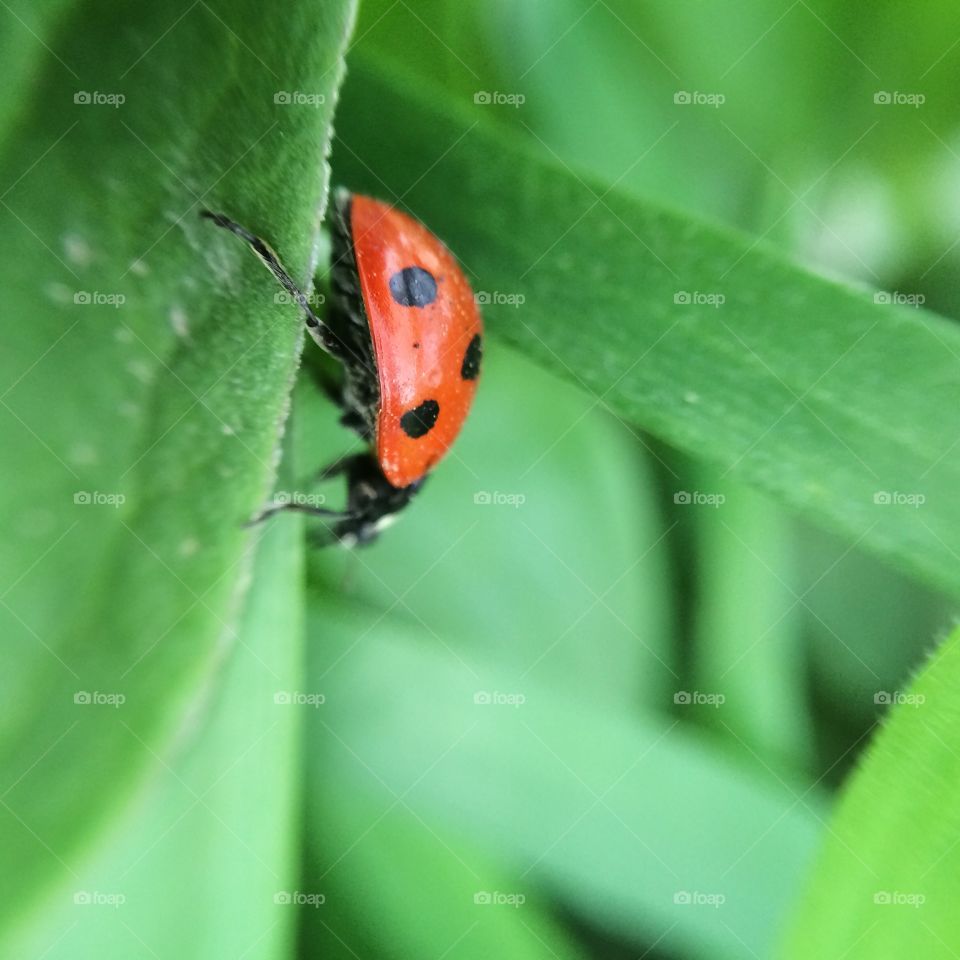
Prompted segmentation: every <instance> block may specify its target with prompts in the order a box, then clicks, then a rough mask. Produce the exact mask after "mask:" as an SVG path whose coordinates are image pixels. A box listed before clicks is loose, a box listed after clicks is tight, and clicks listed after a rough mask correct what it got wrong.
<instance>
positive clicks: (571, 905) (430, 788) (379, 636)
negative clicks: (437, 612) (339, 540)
mask: <svg viewBox="0 0 960 960" xmlns="http://www.w3.org/2000/svg"><path fill="white" fill-rule="evenodd" d="M452 640H453V638H451V637H444V636H441V635H437V636H434V637H432V638H431V639H429V640H428V641H425V639H424V638H423V636H422V634H421V633H420V631H419V630H412V629H409V628H407V627H406V626H405V625H404V624H403V623H402V622H401V621H400V619H399V618H398V617H396V616H390V615H389V614H387V613H384V612H382V611H378V610H376V609H365V610H363V611H362V612H358V611H354V610H351V609H350V608H348V607H347V606H346V605H345V603H344V602H343V600H342V599H341V600H339V601H338V600H337V599H336V598H334V597H330V596H327V597H324V598H323V600H322V602H317V603H315V604H313V605H312V608H311V609H310V611H309V619H308V650H309V652H310V657H311V664H312V665H311V669H310V677H311V680H310V683H311V686H310V689H311V690H312V691H316V692H320V693H323V694H324V696H325V698H326V700H325V703H324V705H323V706H322V707H321V708H319V709H318V710H317V711H316V712H315V714H312V715H311V717H310V727H309V732H308V735H307V740H308V743H309V744H310V747H309V751H310V765H309V768H308V769H309V773H308V778H309V779H308V783H309V792H310V795H311V802H312V803H313V804H314V805H315V806H314V809H315V810H316V811H317V813H316V818H317V819H318V820H320V821H322V820H323V818H324V816H325V811H329V810H331V809H333V810H336V809H337V807H338V806H339V804H341V803H342V802H343V798H344V797H349V798H351V801H352V802H353V803H356V804H362V805H363V806H364V807H369V808H370V809H371V810H372V811H373V812H372V814H371V818H368V819H367V825H369V824H370V823H371V822H372V821H376V818H378V817H379V818H380V819H381V820H388V819H390V818H391V817H393V819H394V820H397V819H400V820H405V819H406V818H407V817H408V816H409V815H412V816H413V817H414V818H415V819H416V820H417V821H418V822H419V824H420V826H421V828H422V836H423V838H424V840H423V842H424V843H428V844H430V845H431V846H432V844H433V842H434V840H435V834H436V833H439V834H440V835H441V836H447V835H449V833H451V832H453V833H454V834H455V835H458V836H461V837H463V838H464V839H465V840H467V841H469V842H470V844H471V845H472V847H473V848H474V849H479V850H482V851H483V853H484V858H485V860H484V863H486V862H489V860H490V859H491V858H496V860H497V861H499V862H501V863H503V864H506V865H508V866H509V868H510V871H511V873H512V880H511V886H510V887H508V888H507V890H509V891H512V892H520V893H523V892H530V891H536V890H538V889H541V888H543V887H548V888H550V889H552V890H553V891H555V893H556V895H557V896H558V897H559V898H560V900H561V902H562V903H564V904H565V905H566V907H567V908H568V909H572V910H574V911H575V912H577V913H579V914H581V915H585V916H586V917H588V918H589V920H590V921H591V923H592V924H594V926H595V927H597V928H599V929H604V930H607V931H609V932H611V933H613V934H616V935H618V936H620V937H622V938H624V939H627V940H629V941H630V942H633V943H637V944H643V943H646V944H648V945H650V944H653V943H654V942H657V944H658V947H659V948H660V949H661V950H665V951H667V952H668V953H671V954H673V953H676V954H677V955H690V954H692V955H697V956H714V957H731V958H733V957H742V956H743V955H744V951H747V953H748V955H749V953H750V952H751V951H752V952H753V953H755V954H756V955H758V956H765V955H769V949H770V946H771V944H772V942H773V939H774V936H775V934H776V932H777V929H778V925H779V923H780V921H781V920H782V917H783V914H784V911H785V910H786V908H787V906H788V904H789V903H790V902H791V899H792V897H793V896H794V895H795V892H796V891H795V887H796V884H797V882H798V879H799V877H800V876H801V875H802V873H803V871H804V869H805V868H806V866H807V862H808V860H809V859H810V857H811V856H812V853H813V849H814V844H815V842H816V839H817V837H818V835H819V831H818V823H817V819H818V817H819V815H820V814H819V810H820V806H821V800H820V798H819V797H818V795H817V794H816V793H815V792H808V793H802V792H801V790H799V789H797V790H795V789H793V788H792V787H790V786H789V785H787V784H785V783H784V782H782V781H780V780H779V779H778V778H777V777H776V775H774V774H773V773H772V772H770V771H769V770H760V771H757V770H751V769H749V768H747V767H745V766H743V765H740V764H737V763H731V762H729V761H725V760H723V759H721V758H718V757H717V756H716V755H715V753H713V752H712V751H711V750H710V749H709V748H708V747H707V746H706V745H704V744H703V743H700V742H698V741H697V739H696V738H695V737H694V736H691V735H690V734H689V733H685V732H684V731H683V730H682V729H681V728H680V727H679V726H678V724H677V723H676V722H674V721H670V720H669V719H666V718H664V717H662V716H659V717H658V716H655V715H647V716H644V717H641V718H636V717H633V716H631V715H629V714H628V713H627V712H626V711H623V710H619V711H617V710H608V709H604V708H603V707H602V706H601V705H600V704H599V703H596V702H595V703H593V704H578V705H574V704H575V701H572V698H571V697H569V696H567V695H566V694H565V692H564V691H563V690H562V689H558V688H555V687H551V686H550V685H541V684H539V683H537V682H536V681H535V680H533V679H531V678H527V679H526V680H525V681H524V683H523V685H522V686H519V687H518V686H504V685H503V683H502V680H503V676H502V673H501V672H500V667H499V664H498V663H497V662H495V661H493V662H484V661H482V660H481V659H480V658H479V657H474V658H472V660H471V661H470V662H469V663H467V662H465V661H464V660H463V659H462V658H460V657H457V656H455V655H453V652H452V651H453V643H452ZM517 693H519V694H521V695H522V698H523V699H522V700H521V699H518V698H517V697H516V696H514V699H513V700H512V701H511V700H506V699H504V696H506V697H509V696H510V695H515V694H517ZM498 694H499V695H501V696H499V697H498V696H497V695H498ZM360 798H362V799H360ZM354 827H355V829H353V830H352V831H348V832H347V833H346V835H340V836H338V837H337V841H338V842H336V843H331V844H329V845H328V846H327V848H326V850H325V855H326V856H325V857H324V858H318V859H317V861H316V867H315V868H314V869H315V871H316V873H315V875H314V877H313V878H312V880H313V882H321V880H322V878H323V877H324V876H326V875H328V874H330V873H332V872H334V871H336V870H337V869H341V870H342V869H349V868H345V867H344V866H343V865H344V862H345V861H346V860H348V859H349V858H350V857H351V856H352V853H353V851H354V849H356V847H352V846H351V843H353V842H354V841H356V845H357V846H359V847H360V848H361V850H362V849H363V844H364V841H365V839H367V838H366V837H365V836H364V835H363V832H362V830H361V829H359V825H356V824H355V825H354ZM316 829H317V830H322V827H321V826H320V825H319V824H318V825H317V828H316ZM370 829H374V828H373V827H371V828H370ZM431 834H434V836H433V837H431ZM362 855H363V854H362V853H361V856H362ZM467 866H468V867H470V866H473V863H472V861H470V860H469V859H468V860H467ZM407 868H408V871H409V875H411V876H417V875H418V874H419V871H420V870H421V869H422V868H421V866H420V863H419V861H418V860H414V859H411V860H410V861H409V862H408V863H407ZM686 894H689V900H690V902H686V898H685V895H686ZM430 909H431V904H429V903H425V904H424V906H423V910H424V914H423V916H424V918H425V919H424V922H425V923H428V925H429V920H428V918H429V916H430V913H429V911H430Z"/></svg>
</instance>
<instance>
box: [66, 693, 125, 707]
mask: <svg viewBox="0 0 960 960" xmlns="http://www.w3.org/2000/svg"><path fill="white" fill-rule="evenodd" d="M73 702H74V703H75V704H76V705H77V706H80V707H113V708H114V709H117V708H118V707H122V706H123V705H124V704H125V703H126V702H127V696H126V694H124V693H104V692H103V691H102V690H77V692H76V693H74V695H73Z"/></svg>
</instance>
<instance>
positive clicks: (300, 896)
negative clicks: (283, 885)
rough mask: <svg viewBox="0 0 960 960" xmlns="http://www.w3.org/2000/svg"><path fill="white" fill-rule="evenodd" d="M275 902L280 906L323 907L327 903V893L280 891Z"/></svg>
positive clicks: (274, 898) (274, 897)
mask: <svg viewBox="0 0 960 960" xmlns="http://www.w3.org/2000/svg"><path fill="white" fill-rule="evenodd" d="M273 902H274V903H276V904H278V905H280V906H293V907H313V908H314V909H316V908H317V907H322V906H323V905H324V904H325V903H326V902H327V895H326V894H325V893H304V891H302V890H278V891H277V892H276V893H275V894H274V895H273Z"/></svg>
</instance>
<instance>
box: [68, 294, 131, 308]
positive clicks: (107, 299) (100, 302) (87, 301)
mask: <svg viewBox="0 0 960 960" xmlns="http://www.w3.org/2000/svg"><path fill="white" fill-rule="evenodd" d="M73 302H74V303H75V304H77V306H80V307H114V308H118V307H122V306H123V305H124V304H125V303H126V302H127V298H126V297H125V296H124V295H123V294H122V293H102V292H101V291H100V290H78V291H77V292H76V293H75V294H74V295H73Z"/></svg>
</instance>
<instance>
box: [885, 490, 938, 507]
mask: <svg viewBox="0 0 960 960" xmlns="http://www.w3.org/2000/svg"><path fill="white" fill-rule="evenodd" d="M873 502H874V504H876V505H877V506H878V507H913V508H914V509H915V510H916V509H917V508H918V507H922V506H923V505H924V504H925V503H926V502H927V497H926V495H925V494H923V493H903V492H901V491H900V490H877V491H876V492H875V493H874V495H873Z"/></svg>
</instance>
